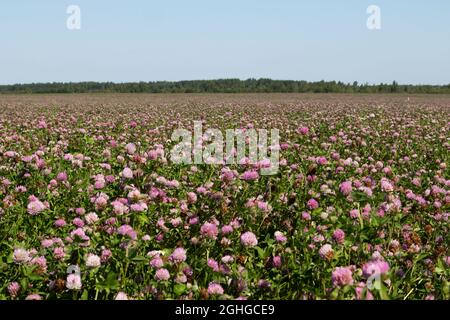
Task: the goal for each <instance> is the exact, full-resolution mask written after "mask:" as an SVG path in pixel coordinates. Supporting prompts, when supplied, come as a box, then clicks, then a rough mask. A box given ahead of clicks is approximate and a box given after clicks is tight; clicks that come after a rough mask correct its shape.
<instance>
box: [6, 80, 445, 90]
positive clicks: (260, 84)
mask: <svg viewBox="0 0 450 320" xmlns="http://www.w3.org/2000/svg"><path fill="white" fill-rule="evenodd" d="M97 92H98V93H108V92H111V93H112V92H118V93H260V92H267V93H270V92H299V93H304V92H313V93H402V92H404V93H450V84H449V85H402V84H398V83H397V82H396V81H394V82H392V83H389V84H385V83H381V84H377V85H369V84H359V83H358V82H356V81H355V82H353V83H344V82H340V81H339V82H336V81H318V82H308V81H295V80H272V79H247V80H240V79H217V80H191V81H156V82H127V83H113V82H64V83H62V82H53V83H30V84H13V85H0V93H97Z"/></svg>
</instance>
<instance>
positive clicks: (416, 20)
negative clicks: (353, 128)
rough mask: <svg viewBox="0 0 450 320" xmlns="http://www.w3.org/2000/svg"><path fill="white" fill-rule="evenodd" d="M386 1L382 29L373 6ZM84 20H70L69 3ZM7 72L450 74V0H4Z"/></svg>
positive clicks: (64, 77) (110, 76) (0, 13)
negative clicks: (370, 21) (73, 24)
mask: <svg viewBox="0 0 450 320" xmlns="http://www.w3.org/2000/svg"><path fill="white" fill-rule="evenodd" d="M371 4H375V5H378V6H379V7H380V8H381V30H369V29H367V27H366V20H367V18H368V16H369V15H368V14H367V13H366V9H367V7H368V6H369V5H371ZM69 5H78V6H80V8H81V30H72V31H71V30H68V29H67V28H66V20H67V18H68V16H69V15H68V14H67V13H66V9H67V6H69ZM0 35H1V37H0V84H11V83H29V82H53V81H88V80H92V81H114V82H126V81H154V80H186V79H215V78H241V79H246V78H259V77H268V78H273V79H294V80H309V81H316V80H322V79H323V80H341V81H345V82H352V81H354V80H357V81H359V82H369V83H379V82H392V80H394V79H395V80H397V81H398V82H400V83H413V84H417V83H429V84H448V83H450V1H448V0H429V1H425V0H423V1H420V0H370V1H367V0H315V1H313V0H310V1H302V0H272V1H268V0H239V1H238V0H226V1H225V0H223V1H219V0H190V1H186V0H164V1H162V0H160V1H155V0H146V1H144V0H142V1H141V0H129V1H118V0H116V1H115V0H109V1H106V0H69V1H65V0H39V1H36V0H2V1H1V2H0Z"/></svg>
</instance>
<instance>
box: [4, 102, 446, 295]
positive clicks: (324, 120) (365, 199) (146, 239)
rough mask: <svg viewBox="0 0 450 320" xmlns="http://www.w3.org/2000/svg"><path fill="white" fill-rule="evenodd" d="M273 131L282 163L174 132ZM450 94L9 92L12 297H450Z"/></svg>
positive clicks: (7, 221)
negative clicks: (263, 167) (193, 156)
mask: <svg viewBox="0 0 450 320" xmlns="http://www.w3.org/2000/svg"><path fill="white" fill-rule="evenodd" d="M194 120H200V121H203V127H204V129H205V130H206V128H218V129H221V130H226V129H234V128H251V127H253V128H266V129H272V128H277V129H279V131H280V143H279V145H278V146H275V147H278V148H279V149H280V150H281V151H280V168H279V171H278V173H277V174H276V175H273V176H263V175H260V174H259V171H258V168H259V167H260V164H259V163H255V164H247V165H244V164H242V165H240V164H236V165H228V166H227V165H224V166H222V165H206V164H200V165H181V164H177V165H176V164H173V163H172V162H171V161H170V157H169V154H170V152H169V150H170V147H171V146H173V144H174V141H171V140H170V138H171V135H172V132H173V131H174V130H175V129H178V128H181V127H182V128H187V129H189V130H190V129H191V128H192V127H193V121H194ZM449 132H450V97H449V96H444V95H442V96H432V95H428V96H411V97H407V96H405V95H403V96H402V95H355V96H352V95H296V94H286V95H283V94H259V95H258V94H254V95H241V94H239V95H236V94H234V95H144V94H142V95H140V94H136V95H133V94H123V95H106V94H97V95H94V94H93V95H34V96H26V95H24V96H20V95H17V96H13V95H8V96H6V95H5V96H1V97H0V299H19V300H22V299H34V300H39V299H42V300H44V299H81V300H83V299H99V300H100V299H120V300H123V299H450V250H449V243H450V241H449V231H450V230H449V227H450V224H449V221H448V220H449V214H450V211H449V209H450V174H449V165H450V163H449V160H450V159H449V154H450V153H449V151H450V135H449Z"/></svg>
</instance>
